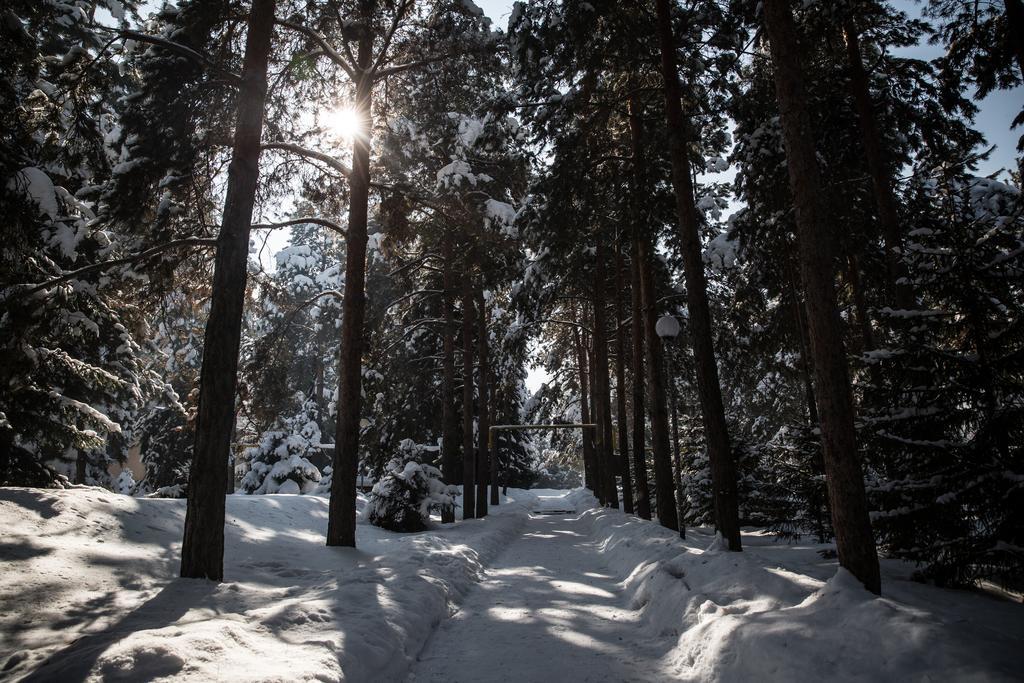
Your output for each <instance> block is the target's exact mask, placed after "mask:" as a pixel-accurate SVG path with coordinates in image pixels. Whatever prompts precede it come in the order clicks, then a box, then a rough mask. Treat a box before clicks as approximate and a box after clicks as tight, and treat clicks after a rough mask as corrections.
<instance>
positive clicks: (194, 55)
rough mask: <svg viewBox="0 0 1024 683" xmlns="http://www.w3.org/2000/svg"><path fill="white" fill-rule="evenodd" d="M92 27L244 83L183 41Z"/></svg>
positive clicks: (137, 32)
mask: <svg viewBox="0 0 1024 683" xmlns="http://www.w3.org/2000/svg"><path fill="white" fill-rule="evenodd" d="M90 28H92V29H95V30H97V31H113V32H115V33H117V34H118V35H119V36H120V37H122V38H127V39H129V40H134V41H136V42H139V43H148V44H150V45H156V46H157V47H162V48H164V49H165V50H168V51H169V52H173V53H175V54H177V55H180V56H182V57H185V58H187V59H191V60H192V61H194V62H196V63H198V64H199V65H200V66H202V67H203V68H205V69H208V70H210V71H211V72H213V73H215V74H217V75H218V76H220V77H222V78H224V79H226V80H227V81H228V82H229V83H230V84H231V85H234V86H236V87H237V86H239V85H241V84H242V77H241V76H239V75H238V74H236V73H232V72H231V71H228V70H227V69H223V68H221V67H219V66H217V65H216V64H214V63H213V62H211V61H210V60H209V58H207V57H206V55H204V54H202V53H200V52H197V51H196V50H193V49H192V48H190V47H189V46H187V45H182V44H181V43H176V42H174V41H173V40H167V39H166V38H158V37H156V36H151V35H149V34H146V33H140V32H139V31H132V30H130V29H117V28H111V27H109V26H103V25H100V24H94V25H91V26H90Z"/></svg>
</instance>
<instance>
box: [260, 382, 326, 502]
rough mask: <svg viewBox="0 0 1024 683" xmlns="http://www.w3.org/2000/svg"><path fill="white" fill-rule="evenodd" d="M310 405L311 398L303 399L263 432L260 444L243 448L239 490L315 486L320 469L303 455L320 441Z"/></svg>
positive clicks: (289, 490) (303, 490) (309, 488)
mask: <svg viewBox="0 0 1024 683" xmlns="http://www.w3.org/2000/svg"><path fill="white" fill-rule="evenodd" d="M300 397H301V395H300ZM314 409H315V405H314V403H313V401H311V400H303V401H302V407H301V408H300V410H299V412H298V413H297V414H296V415H294V416H292V417H290V418H287V419H285V420H284V421H283V424H282V425H281V426H280V428H278V429H272V430H270V431H267V432H264V433H263V437H262V438H261V439H260V444H259V445H258V446H256V447H255V448H250V449H249V450H248V451H246V457H247V459H248V461H249V471H248V472H247V473H246V474H245V476H244V477H243V478H242V483H241V488H242V490H243V491H245V492H246V493H312V492H313V491H314V490H315V489H316V488H317V486H316V485H317V482H319V481H320V479H321V475H320V470H319V469H317V467H316V465H314V464H313V463H311V462H310V461H309V460H307V459H306V456H307V455H309V454H310V453H311V451H312V450H313V449H314V448H315V447H316V446H317V444H319V443H320V427H319V426H318V425H317V423H316V421H315V420H312V419H311V418H310V414H311V412H312V410H314Z"/></svg>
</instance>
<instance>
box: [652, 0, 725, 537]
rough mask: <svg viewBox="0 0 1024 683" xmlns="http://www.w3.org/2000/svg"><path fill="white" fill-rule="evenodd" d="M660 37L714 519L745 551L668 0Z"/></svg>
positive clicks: (660, 0)
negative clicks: (712, 329) (742, 542)
mask: <svg viewBox="0 0 1024 683" xmlns="http://www.w3.org/2000/svg"><path fill="white" fill-rule="evenodd" d="M656 5H657V10H658V39H659V42H660V44H661V70H662V76H663V78H664V81H665V114H666V118H667V121H668V143H669V144H668V147H669V158H670V159H671V161H672V186H673V189H674V190H675V197H676V214H677V218H678V220H679V238H680V243H681V245H682V251H683V270H684V272H685V275H686V302H687V308H688V310H689V314H690V319H689V328H690V336H691V344H692V345H693V357H694V361H695V362H696V365H697V393H698V395H699V396H700V407H701V414H702V415H703V417H704V436H705V440H706V441H707V448H708V460H709V461H710V465H711V486H712V489H713V490H714V503H715V518H716V521H717V523H718V530H719V531H720V532H721V534H722V536H723V537H724V538H725V539H726V541H727V542H728V543H729V549H730V550H740V549H741V545H740V522H739V495H738V493H737V490H736V463H735V460H734V459H733V455H732V450H731V449H730V447H729V433H728V430H727V427H726V424H725V409H724V408H723V405H722V389H721V387H720V386H719V382H718V365H717V363H716V361H715V348H714V342H713V340H712V336H711V311H710V309H709V307H708V295H707V283H706V282H705V278H704V259H703V255H702V249H701V243H700V232H699V227H700V226H699V224H698V221H697V207H696V205H695V204H694V199H693V181H692V180H691V178H690V160H689V159H688V157H687V145H688V144H689V132H688V129H687V121H686V120H685V118H684V116H683V108H682V105H681V104H680V101H679V100H680V97H681V92H680V91H681V89H680V86H679V73H678V69H677V67H676V54H675V49H676V48H675V39H674V38H673V36H672V21H671V16H670V14H669V0H657V1H656Z"/></svg>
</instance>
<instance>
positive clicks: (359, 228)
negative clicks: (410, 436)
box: [327, 10, 373, 548]
mask: <svg viewBox="0 0 1024 683" xmlns="http://www.w3.org/2000/svg"><path fill="white" fill-rule="evenodd" d="M368 13H369V11H368V10H366V11H364V20H367V21H366V23H367V24H368V23H369V22H368V19H369V17H368V16H365V15H368ZM362 31H363V34H362V35H361V36H360V38H359V47H358V55H357V62H358V63H357V65H356V74H357V80H356V101H355V108H356V111H357V112H359V118H360V120H361V121H362V122H363V125H364V126H365V130H364V131H363V132H362V133H360V134H359V135H356V136H355V139H354V141H353V143H352V174H351V176H350V178H349V188H350V192H349V207H348V233H347V235H346V237H345V249H346V258H345V293H344V297H343V299H342V304H343V306H344V311H343V312H342V316H341V347H340V348H339V350H338V418H337V423H336V427H335V430H334V444H335V446H334V465H333V470H332V476H331V500H330V507H329V517H328V520H327V545H329V546H349V547H353V548H354V547H355V545H356V475H357V474H358V470H359V415H360V412H361V408H362V405H361V404H362V375H363V321H364V319H365V318H366V243H367V233H366V227H367V218H368V214H369V199H370V132H371V131H372V130H373V125H372V121H373V119H372V114H373V112H372V109H371V105H372V102H371V99H372V94H373V82H372V76H371V74H370V68H371V62H372V58H373V35H372V34H371V33H370V29H369V27H368V26H364V27H363V29H362Z"/></svg>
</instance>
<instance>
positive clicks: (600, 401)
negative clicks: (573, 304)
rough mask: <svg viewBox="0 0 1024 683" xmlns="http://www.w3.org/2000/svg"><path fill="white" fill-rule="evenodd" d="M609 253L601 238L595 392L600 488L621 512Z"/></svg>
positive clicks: (596, 273) (596, 275) (596, 289)
mask: <svg viewBox="0 0 1024 683" xmlns="http://www.w3.org/2000/svg"><path fill="white" fill-rule="evenodd" d="M607 259H608V251H607V249H606V247H605V245H604V240H602V239H601V237H600V236H598V238H597V250H596V256H595V260H596V264H595V265H596V267H595V268H594V279H595V280H596V282H595V286H594V389H595V392H594V393H595V399H594V400H595V405H596V406H597V407H598V408H599V410H597V411H596V412H597V416H598V418H597V420H595V422H597V433H598V439H599V443H600V448H599V449H598V463H599V464H598V469H599V470H600V472H601V476H600V477H599V479H600V485H601V486H602V490H603V491H604V500H605V505H610V506H611V507H613V508H615V509H618V507H619V489H618V485H617V483H616V480H615V471H616V470H617V469H618V467H616V465H615V451H614V449H613V447H612V399H611V387H610V382H609V380H608V319H607V313H606V308H605V307H606V305H607V304H606V301H605V299H606V294H607V292H606V290H607V285H608V278H607V276H606V274H605V261H606V260H607Z"/></svg>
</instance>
